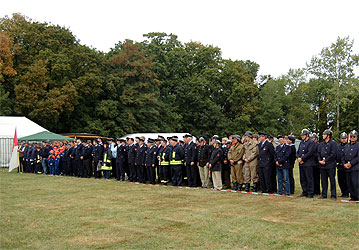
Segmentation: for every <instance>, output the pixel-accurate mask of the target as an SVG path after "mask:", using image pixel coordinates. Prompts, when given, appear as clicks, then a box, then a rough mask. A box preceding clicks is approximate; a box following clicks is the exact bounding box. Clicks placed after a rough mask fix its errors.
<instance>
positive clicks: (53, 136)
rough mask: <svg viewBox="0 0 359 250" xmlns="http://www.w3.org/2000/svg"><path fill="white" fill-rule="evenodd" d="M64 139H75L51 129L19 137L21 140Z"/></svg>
mask: <svg viewBox="0 0 359 250" xmlns="http://www.w3.org/2000/svg"><path fill="white" fill-rule="evenodd" d="M47 140H48V141H64V140H73V139H72V138H70V137H67V136H63V135H59V134H55V133H52V132H49V131H42V132H40V133H36V134H33V135H28V136H24V137H21V138H19V141H47Z"/></svg>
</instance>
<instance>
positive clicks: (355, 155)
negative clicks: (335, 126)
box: [342, 130, 359, 201]
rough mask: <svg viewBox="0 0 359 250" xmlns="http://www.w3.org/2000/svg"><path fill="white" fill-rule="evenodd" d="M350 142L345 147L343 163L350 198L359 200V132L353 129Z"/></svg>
mask: <svg viewBox="0 0 359 250" xmlns="http://www.w3.org/2000/svg"><path fill="white" fill-rule="evenodd" d="M349 137H350V142H349V143H347V145H345V147H344V151H343V153H342V164H343V166H344V169H345V174H346V178H347V183H348V188H349V193H350V200H351V201H358V200H359V183H358V182H359V162H358V161H359V143H358V132H357V131H356V130H353V131H351V132H350V133H349Z"/></svg>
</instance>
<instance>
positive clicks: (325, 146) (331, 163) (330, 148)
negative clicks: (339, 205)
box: [317, 129, 338, 200]
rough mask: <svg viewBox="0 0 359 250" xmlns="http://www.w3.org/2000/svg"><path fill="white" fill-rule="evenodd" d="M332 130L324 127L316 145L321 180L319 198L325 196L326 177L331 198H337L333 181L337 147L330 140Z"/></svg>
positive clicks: (326, 189)
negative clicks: (319, 141) (319, 140)
mask: <svg viewBox="0 0 359 250" xmlns="http://www.w3.org/2000/svg"><path fill="white" fill-rule="evenodd" d="M332 135H333V132H332V131H331V130H330V129H326V130H325V131H324V132H323V140H324V141H323V142H322V143H321V144H320V145H319V147H318V155H317V157H318V162H319V164H320V165H319V167H320V176H321V182H322V196H321V197H320V199H326V198H327V192H328V178H329V180H330V195H331V199H332V200H336V199H337V189H336V183H335V168H336V159H337V154H338V153H337V151H338V147H337V144H336V143H335V141H333V140H332Z"/></svg>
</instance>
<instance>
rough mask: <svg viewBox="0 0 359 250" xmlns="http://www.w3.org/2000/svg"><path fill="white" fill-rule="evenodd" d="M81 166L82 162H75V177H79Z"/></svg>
mask: <svg viewBox="0 0 359 250" xmlns="http://www.w3.org/2000/svg"><path fill="white" fill-rule="evenodd" d="M80 165H81V160H80V159H78V160H75V164H74V176H76V177H79V171H80Z"/></svg>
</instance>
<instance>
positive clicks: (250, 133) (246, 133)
mask: <svg viewBox="0 0 359 250" xmlns="http://www.w3.org/2000/svg"><path fill="white" fill-rule="evenodd" d="M244 135H245V136H249V137H252V136H253V134H252V132H251V131H246V132H245V133H244Z"/></svg>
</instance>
